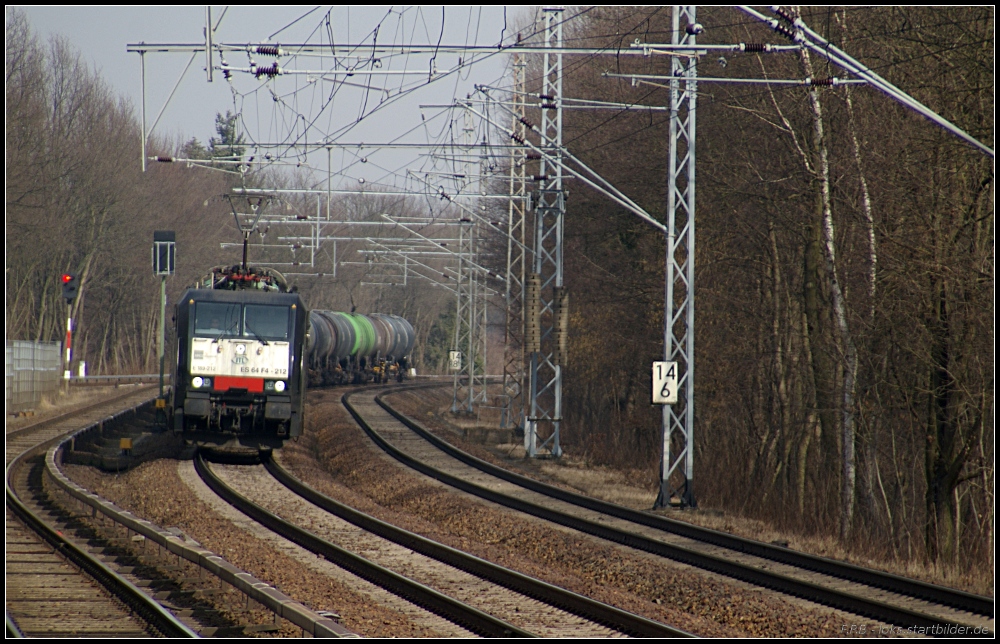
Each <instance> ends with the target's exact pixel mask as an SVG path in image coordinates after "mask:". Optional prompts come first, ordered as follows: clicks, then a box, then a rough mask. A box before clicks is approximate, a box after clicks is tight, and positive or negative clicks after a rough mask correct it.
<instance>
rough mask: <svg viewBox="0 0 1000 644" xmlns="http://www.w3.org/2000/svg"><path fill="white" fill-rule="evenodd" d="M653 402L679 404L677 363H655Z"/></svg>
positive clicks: (656, 403) (655, 403)
mask: <svg viewBox="0 0 1000 644" xmlns="http://www.w3.org/2000/svg"><path fill="white" fill-rule="evenodd" d="M653 404H654V405H676V404H677V363H676V362H654V363H653Z"/></svg>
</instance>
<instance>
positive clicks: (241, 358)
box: [233, 356, 247, 364]
mask: <svg viewBox="0 0 1000 644" xmlns="http://www.w3.org/2000/svg"><path fill="white" fill-rule="evenodd" d="M246 363H247V357H246V356H233V364H246Z"/></svg>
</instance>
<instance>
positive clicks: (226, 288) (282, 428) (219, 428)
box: [171, 266, 309, 437]
mask: <svg viewBox="0 0 1000 644" xmlns="http://www.w3.org/2000/svg"><path fill="white" fill-rule="evenodd" d="M174 319H175V323H176V331H177V361H176V365H177V366H176V373H175V378H174V387H173V393H172V401H171V403H172V404H171V408H172V412H173V419H172V423H173V428H174V430H175V431H198V430H205V431H208V432H229V433H251V432H253V433H266V434H268V435H272V436H278V437H294V436H299V435H300V434H301V433H302V425H303V411H304V406H303V403H304V396H305V387H306V371H307V370H306V368H305V365H304V361H303V356H304V354H305V350H306V346H307V335H308V334H307V331H308V326H307V325H308V320H309V316H308V312H307V311H306V308H305V306H304V305H303V303H302V300H301V298H300V297H299V295H298V294H296V293H289V292H288V289H287V287H286V283H285V279H284V277H283V276H282V275H281V274H280V273H278V272H277V271H274V270H273V269H268V268H241V267H240V266H233V267H231V268H227V267H216V268H214V269H212V271H211V273H210V274H209V275H208V276H207V277H206V278H204V279H203V280H201V281H200V282H199V283H198V284H197V285H196V286H195V287H194V288H190V289H188V290H187V291H185V292H184V295H183V296H182V297H181V298H180V300H179V301H178V303H177V305H176V312H175V316H174Z"/></svg>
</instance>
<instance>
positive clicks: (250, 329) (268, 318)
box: [243, 304, 289, 340]
mask: <svg viewBox="0 0 1000 644" xmlns="http://www.w3.org/2000/svg"><path fill="white" fill-rule="evenodd" d="M288 311H289V308H288V307H287V306H269V305H264V304H247V305H246V306H245V307H244V308H243V336H244V337H248V338H260V339H264V340H287V339H288Z"/></svg>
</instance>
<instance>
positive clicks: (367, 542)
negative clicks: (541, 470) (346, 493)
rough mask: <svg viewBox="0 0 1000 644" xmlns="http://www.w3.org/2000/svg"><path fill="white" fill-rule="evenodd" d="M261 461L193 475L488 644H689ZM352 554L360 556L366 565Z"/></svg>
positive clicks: (671, 633) (283, 530)
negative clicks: (630, 643)
mask: <svg viewBox="0 0 1000 644" xmlns="http://www.w3.org/2000/svg"><path fill="white" fill-rule="evenodd" d="M262 457H263V461H264V467H263V468H261V467H251V468H247V467H239V468H236V469H230V470H228V471H222V472H218V473H215V472H213V471H212V469H214V468H212V469H210V468H208V467H207V466H206V465H205V464H204V463H203V462H201V463H198V464H197V467H198V470H199V473H200V474H202V476H203V478H204V479H205V482H206V483H207V484H208V485H209V487H211V488H212V489H213V490H214V491H215V492H216V493H217V494H220V496H223V498H225V499H226V501H227V502H230V503H233V504H234V505H236V507H238V509H240V511H242V512H244V513H246V514H248V515H249V516H251V517H252V518H253V519H255V520H256V521H259V522H261V523H262V524H264V525H265V526H266V527H268V528H269V529H271V530H274V531H275V532H277V533H278V534H281V535H282V536H284V537H286V538H288V539H290V540H292V541H293V542H295V543H297V544H299V545H300V546H302V547H305V548H307V549H308V550H310V551H312V552H314V553H316V554H318V555H320V556H323V557H325V558H327V559H329V560H331V561H333V562H335V563H337V564H338V565H340V566H341V567H343V568H346V569H348V570H349V571H351V572H353V573H354V574H357V575H359V576H361V577H363V578H365V579H367V580H369V581H372V582H374V583H377V584H379V585H381V586H384V587H386V588H387V589H389V590H391V591H392V592H394V593H396V594H398V595H400V596H402V597H404V598H406V599H408V600H410V601H412V602H414V603H416V604H418V605H420V606H423V607H424V608H426V609H428V610H431V611H432V612H435V613H437V614H439V615H441V616H443V617H445V618H447V619H449V620H451V621H453V622H454V623H456V624H459V625H460V626H462V627H463V628H466V629H468V630H469V631H471V632H472V633H475V634H479V635H484V636H488V637H496V636H534V635H539V636H545V637H559V636H562V637H585V636H591V637H612V636H616V635H618V636H621V635H638V636H646V637H678V636H688V634H687V633H684V632H683V631H680V630H677V629H673V628H670V627H668V626H665V625H663V624H659V623H657V622H653V621H651V620H647V619H644V618H641V617H638V616H636V615H632V614H630V613H626V612H624V611H620V610H618V609H615V608H613V607H611V606H607V605H605V604H601V603H599V602H595V601H593V600H590V599H588V598H586V597H582V596H579V595H576V594H574V593H570V592H568V591H565V590H563V589H561V588H557V587H555V586H551V585H549V584H545V583H543V582H540V581H538V580H535V579H532V578H530V577H527V576H524V575H520V574H518V573H515V572H513V571H510V570H507V569H505V568H503V567H501V566H496V565H494V564H491V563H489V562H486V561H483V560H481V559H478V558H476V557H473V556H471V555H468V554H465V553H462V552H460V551H458V550H455V549H453V548H449V547H447V546H444V545H442V544H439V543H436V542H433V541H431V540H428V539H425V538H423V537H420V536H418V535H415V534H412V533H409V532H407V531H405V530H402V529H399V528H396V527H394V526H392V525H389V524H387V523H384V522H382V521H379V520H377V519H375V518H373V517H370V516H368V515H365V514H364V513H361V512H358V511H356V510H354V509H352V508H349V507H347V506H344V505H342V504H340V503H338V502H336V501H334V500H332V499H330V498H328V497H325V496H323V495H322V494H320V493H318V492H316V491H315V490H312V489H311V488H309V487H308V486H307V485H305V484H304V483H302V482H301V481H298V480H297V479H295V478H294V477H292V476H291V475H290V474H288V473H287V472H286V471H285V470H283V469H282V468H281V467H280V466H279V465H278V464H277V463H275V462H274V461H273V460H272V459H270V458H269V454H268V453H263V454H262ZM265 468H266V471H265ZM223 479H225V482H224V481H223ZM275 479H277V481H275ZM279 482H280V484H278V483H279ZM230 485H232V486H233V487H239V488H240V491H239V492H237V491H236V490H234V489H233V487H230ZM286 488H287V489H286ZM244 495H245V496H244ZM246 497H253V500H250V499H249V498H246ZM263 505H266V506H267V507H266V508H265V507H262V506H263ZM278 514H281V515H283V516H282V517H281V518H279V517H278V516H277V515H278ZM305 523H308V524H309V525H310V531H308V532H306V531H305V530H303V529H301V528H298V527H296V526H295V525H293V524H299V525H301V524H305ZM331 540H336V541H337V542H338V543H339V544H341V545H342V546H343V548H340V547H337V546H334V545H333V544H332V543H330V541H331ZM345 549H346V550H349V552H345ZM353 552H358V553H365V557H366V558H368V559H372V560H373V561H366V560H365V559H362V558H360V557H358V556H356V555H354V554H352V553H353ZM376 561H377V562H378V563H376ZM379 564H382V565H384V566H386V567H391V568H392V569H393V570H395V571H397V572H398V574H397V572H392V571H388V570H385V569H382V568H381V566H380V565H379ZM401 575H405V577H402V576H401ZM451 597H454V599H451Z"/></svg>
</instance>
